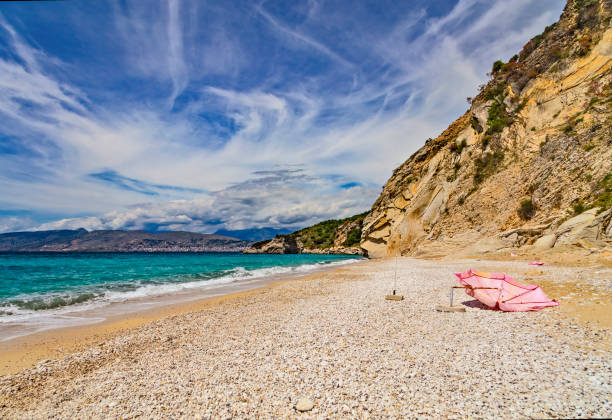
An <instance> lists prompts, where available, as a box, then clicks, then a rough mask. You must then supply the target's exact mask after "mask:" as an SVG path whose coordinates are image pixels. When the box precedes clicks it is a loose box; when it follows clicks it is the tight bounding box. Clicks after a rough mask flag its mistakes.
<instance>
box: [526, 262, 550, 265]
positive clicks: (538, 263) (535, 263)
mask: <svg viewBox="0 0 612 420" xmlns="http://www.w3.org/2000/svg"><path fill="white" fill-rule="evenodd" d="M529 265H546V263H543V262H542V261H533V262H530V263H529Z"/></svg>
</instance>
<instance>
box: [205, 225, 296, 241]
mask: <svg viewBox="0 0 612 420" xmlns="http://www.w3.org/2000/svg"><path fill="white" fill-rule="evenodd" d="M291 232H293V231H292V230H291V229H275V228H260V229H239V230H226V229H219V230H218V231H216V232H215V235H224V236H231V237H232V238H238V239H242V240H243V241H252V242H257V241H264V240H266V239H272V238H274V237H275V236H276V235H286V234H289V233H291Z"/></svg>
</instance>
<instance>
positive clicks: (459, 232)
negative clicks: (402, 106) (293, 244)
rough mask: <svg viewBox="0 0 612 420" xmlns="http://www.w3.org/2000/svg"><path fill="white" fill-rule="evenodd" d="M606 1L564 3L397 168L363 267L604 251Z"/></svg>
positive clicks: (609, 92) (611, 199)
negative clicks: (400, 258) (555, 17)
mask: <svg viewBox="0 0 612 420" xmlns="http://www.w3.org/2000/svg"><path fill="white" fill-rule="evenodd" d="M611 9H612V0H569V1H568V3H567V5H566V7H565V9H564V11H563V14H562V15H561V17H560V19H559V21H558V22H557V23H556V24H554V25H551V26H550V27H547V28H546V30H545V31H544V32H543V33H542V34H540V35H538V36H536V37H534V38H533V39H531V40H530V41H529V42H528V43H527V44H526V45H525V46H524V48H523V49H522V51H521V52H520V53H519V54H517V55H516V56H514V57H513V58H512V59H511V60H510V62H508V63H503V62H501V61H497V62H495V63H494V65H493V69H492V72H491V80H490V81H489V83H487V84H486V85H483V86H481V88H480V92H479V94H478V95H477V96H476V97H475V98H468V100H469V102H470V104H471V106H470V108H469V110H468V111H467V112H466V113H465V114H464V115H462V116H461V117H460V118H459V119H457V120H456V121H455V122H454V123H452V124H451V125H450V126H449V127H448V128H447V129H446V130H445V131H444V132H443V133H442V134H441V135H440V136H438V137H437V138H435V139H429V140H427V141H426V143H425V145H424V146H423V147H422V148H421V149H420V150H418V151H417V152H416V153H415V154H414V155H412V156H411V157H410V158H409V159H408V160H407V161H406V162H404V163H403V164H402V165H401V166H400V167H398V168H397V169H396V170H395V171H394V172H393V175H392V176H391V178H390V179H389V181H388V182H387V183H386V185H385V186H384V188H383V191H382V194H381V195H380V197H379V198H378V200H377V201H376V202H375V203H374V205H373V207H372V210H371V212H370V213H369V214H368V216H367V217H366V219H365V221H364V227H363V232H362V238H361V246H362V248H364V249H365V250H366V251H367V252H368V253H369V255H370V256H373V257H380V256H385V255H399V254H402V255H423V254H448V253H451V252H458V251H461V252H465V253H482V252H491V251H497V250H503V249H506V250H508V249H512V248H515V247H524V246H533V247H538V248H551V247H558V246H563V245H572V244H580V245H582V246H585V247H595V248H597V247H600V248H601V247H605V246H609V245H610V244H612V223H610V219H611V216H612V209H611V207H612V27H611V23H610V17H611V16H612V13H611Z"/></svg>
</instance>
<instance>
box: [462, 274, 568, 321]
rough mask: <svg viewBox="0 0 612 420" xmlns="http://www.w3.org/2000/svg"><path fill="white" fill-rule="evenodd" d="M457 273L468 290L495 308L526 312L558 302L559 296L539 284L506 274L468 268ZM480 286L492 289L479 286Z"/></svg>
mask: <svg viewBox="0 0 612 420" xmlns="http://www.w3.org/2000/svg"><path fill="white" fill-rule="evenodd" d="M455 277H457V280H459V283H460V284H461V285H463V286H467V288H466V289H465V293H467V294H468V295H470V296H472V297H474V298H476V299H478V300H479V301H480V302H482V303H484V304H485V305H487V306H488V307H489V308H492V309H501V310H502V311H506V312H526V311H539V310H540V309H542V308H546V307H549V306H558V305H559V303H558V302H557V301H556V300H554V299H549V298H548V296H546V294H545V293H544V292H543V291H542V289H540V288H539V287H538V286H535V285H523V284H519V283H517V282H516V281H515V280H514V279H513V278H512V277H510V276H507V275H505V274H489V273H482V272H479V271H472V270H468V271H466V272H465V273H455ZM478 287H491V288H492V289H477V288H478Z"/></svg>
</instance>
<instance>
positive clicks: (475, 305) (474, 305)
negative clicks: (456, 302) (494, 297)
mask: <svg viewBox="0 0 612 420" xmlns="http://www.w3.org/2000/svg"><path fill="white" fill-rule="evenodd" d="M462 305H464V306H467V307H468V308H476V309H486V310H487V311H493V309H491V308H489V307H488V306H487V305H485V304H484V303H482V302H481V301H479V300H476V299H474V300H469V301H467V302H463V303H462Z"/></svg>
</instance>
